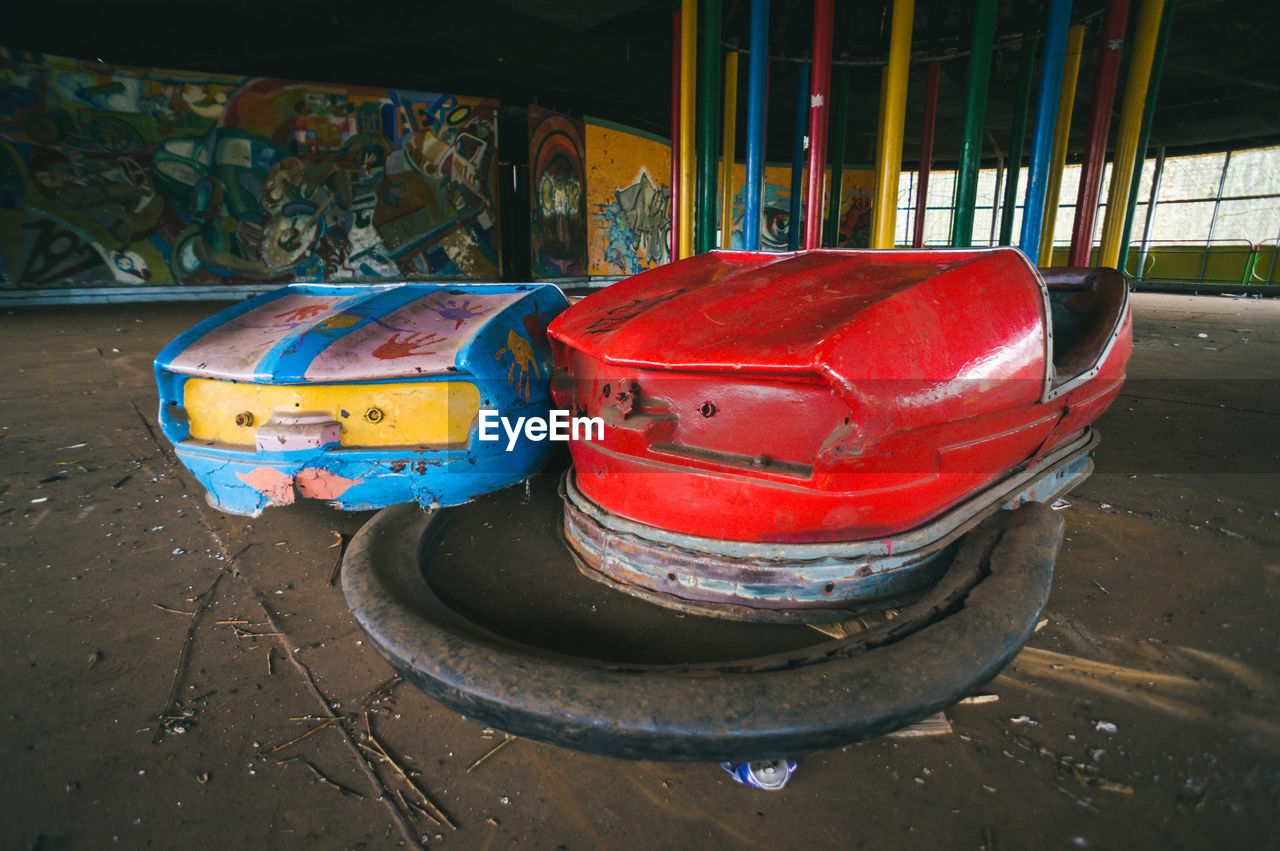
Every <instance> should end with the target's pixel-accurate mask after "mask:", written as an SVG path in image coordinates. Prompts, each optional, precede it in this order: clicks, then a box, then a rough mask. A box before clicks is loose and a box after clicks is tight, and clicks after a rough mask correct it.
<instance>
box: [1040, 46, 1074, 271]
mask: <svg viewBox="0 0 1280 851" xmlns="http://www.w3.org/2000/svg"><path fill="white" fill-rule="evenodd" d="M1083 48H1084V27H1083V26H1082V25H1079V24H1077V25H1076V26H1074V27H1072V28H1071V29H1069V30H1067V56H1066V59H1065V60H1064V61H1063V63H1062V91H1061V93H1060V94H1059V95H1058V119H1057V123H1055V124H1054V131H1053V150H1052V152H1051V153H1050V154H1049V179H1048V181H1047V182H1046V183H1045V188H1044V199H1045V204H1044V219H1042V221H1043V222H1044V226H1043V228H1041V230H1040V254H1039V257H1040V265H1041V266H1052V265H1053V226H1054V225H1055V224H1056V223H1057V219H1058V202H1059V200H1060V199H1059V198H1058V196H1059V195H1060V194H1061V192H1062V169H1063V168H1065V167H1066V165H1067V141H1068V137H1069V136H1070V135H1071V110H1072V108H1073V107H1074V106H1075V100H1076V80H1077V79H1078V78H1079V76H1080V52H1081V50H1083Z"/></svg>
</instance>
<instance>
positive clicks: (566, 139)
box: [529, 106, 587, 278]
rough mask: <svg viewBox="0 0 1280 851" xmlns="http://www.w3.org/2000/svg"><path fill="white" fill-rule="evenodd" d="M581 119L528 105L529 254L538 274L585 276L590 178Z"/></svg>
mask: <svg viewBox="0 0 1280 851" xmlns="http://www.w3.org/2000/svg"><path fill="white" fill-rule="evenodd" d="M585 136H586V128H585V127H584V125H583V123H582V122H581V121H577V120H575V119H572V118H570V117H569V116H567V115H561V114H560V113H558V112H552V111H551V110H549V109H543V108H542V107H539V106H531V107H529V168H530V175H531V182H530V191H529V207H530V209H529V254H530V263H531V267H532V270H533V277H535V278H561V277H569V276H581V275H586V274H587V193H586V189H587V180H586V171H585V169H586V166H585V159H586V157H585V155H584V150H585V147H586V144H585V141H584V138H585Z"/></svg>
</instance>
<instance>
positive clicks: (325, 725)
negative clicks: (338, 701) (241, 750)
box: [262, 718, 339, 756]
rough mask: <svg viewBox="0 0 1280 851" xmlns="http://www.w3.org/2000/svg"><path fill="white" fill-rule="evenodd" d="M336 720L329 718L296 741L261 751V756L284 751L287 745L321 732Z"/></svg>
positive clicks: (292, 740) (336, 719)
mask: <svg viewBox="0 0 1280 851" xmlns="http://www.w3.org/2000/svg"><path fill="white" fill-rule="evenodd" d="M338 720H339V719H338V718H330V719H329V720H328V721H325V722H324V723H323V724H317V725H316V726H314V727H312V728H311V729H310V730H308V731H307V732H305V733H303V734H302V735H301V736H298V737H297V738H296V739H290V740H289V741H287V742H285V743H284V744H282V745H276V746H275V747H274V748H272V749H271V750H267V751H263V752H262V755H263V756H269V755H270V754H273V753H275V752H276V751H282V750H284V749H285V748H287V747H289V745H296V744H297V743H298V742H300V741H302V740H303V739H305V738H306V737H307V736H310V735H311V734H312V733H318V732H320V731H321V730H323V729H324V728H325V727H328V726H329V725H331V724H333V723H335V722H336V721H338Z"/></svg>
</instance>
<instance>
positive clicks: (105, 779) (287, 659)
mask: <svg viewBox="0 0 1280 851" xmlns="http://www.w3.org/2000/svg"><path fill="white" fill-rule="evenodd" d="M1134 302H1135V316H1136V322H1135V325H1136V341H1135V348H1134V358H1133V362H1132V364H1131V369H1130V376H1131V377H1130V381H1129V383H1128V384H1127V385H1126V389H1125V392H1124V394H1123V395H1122V396H1121V397H1120V400H1119V401H1118V402H1117V404H1116V405H1115V406H1114V407H1113V408H1112V410H1111V411H1109V412H1108V413H1107V414H1106V415H1105V416H1104V417H1103V419H1102V420H1101V422H1100V424H1099V427H1100V430H1101V432H1102V435H1103V442H1102V446H1101V448H1100V450H1099V452H1098V455H1097V463H1098V472H1097V473H1096V474H1095V475H1094V477H1093V478H1092V479H1090V480H1089V481H1088V482H1086V483H1085V484H1084V485H1082V486H1081V487H1080V488H1078V489H1077V491H1076V492H1075V493H1073V494H1072V495H1071V496H1070V498H1069V499H1070V502H1071V503H1072V504H1071V507H1070V508H1069V509H1067V510H1066V520H1067V540H1066V543H1065V546H1064V549H1063V551H1062V555H1061V556H1060V558H1059V561H1058V566H1057V574H1056V577H1055V582H1054V591H1053V596H1052V598H1051V599H1050V601H1049V609H1048V615H1047V616H1048V624H1047V625H1046V626H1045V628H1044V629H1043V630H1042V631H1040V632H1039V633H1038V634H1037V635H1036V636H1035V637H1034V639H1033V640H1032V642H1031V645H1030V647H1029V648H1028V649H1027V650H1025V651H1024V652H1023V654H1022V655H1021V656H1019V657H1018V660H1017V661H1016V662H1015V664H1014V665H1012V666H1011V667H1010V668H1009V669H1008V670H1006V672H1005V673H1004V674H1003V675H1001V676H1000V677H999V678H997V679H996V680H995V681H994V682H993V683H991V684H990V685H989V686H988V687H987V688H986V689H984V692H985V693H989V694H993V695H997V696H998V698H999V699H998V700H997V701H994V702H986V703H982V704H977V705H962V706H956V707H953V708H952V709H950V710H948V711H947V713H946V714H947V716H948V718H949V719H950V723H951V726H952V731H951V733H949V734H946V735H941V736H934V737H927V738H913V739H902V738H883V739H879V740H876V741H872V742H867V743H863V744H860V745H855V746H851V747H848V748H845V749H842V750H837V751H830V752H825V753H819V754H814V755H810V756H807V757H803V758H802V759H801V760H800V766H799V770H798V772H797V773H796V775H795V776H794V777H793V778H792V780H791V783H790V784H789V785H788V786H787V787H786V789H784V790H783V791H781V792H772V793H770V792H760V791H756V790H752V789H748V788H745V787H742V786H738V785H736V784H734V783H733V782H732V780H731V779H730V778H729V777H728V775H726V774H725V773H724V772H723V771H722V770H721V769H720V768H719V767H717V766H715V765H702V764H658V763H629V762H623V761H617V760H611V759H606V758H601V757H595V756H587V755H582V754H576V753H571V752H567V751H563V750H559V749H556V748H553V747H549V746H544V745H539V744H536V743H534V742H530V741H523V740H516V741H513V742H511V743H510V744H508V745H507V746H505V747H503V748H502V749H500V750H498V751H497V752H495V753H493V754H492V755H491V756H490V757H489V758H488V759H486V760H485V761H483V762H482V763H480V764H479V765H476V766H474V768H471V767H472V766H473V764H474V763H475V762H476V761H477V760H478V759H479V758H480V757H482V756H484V755H486V754H488V753H489V752H490V751H491V750H492V749H493V747H494V746H495V745H496V744H498V743H499V742H501V741H502V736H501V734H500V733H495V732H493V731H489V730H486V729H484V728H482V727H481V726H479V725H477V724H473V723H471V722H469V721H466V720H464V719H462V718H460V717H459V716H457V715H455V714H454V713H452V712H450V711H448V710H445V709H443V708H441V707H440V706H438V705H436V704H435V703H433V702H432V701H430V700H429V699H427V698H426V697H424V696H423V695H421V694H420V693H418V692H416V691H415V690H414V689H412V688H411V687H409V686H406V685H403V684H401V685H398V686H393V687H391V688H390V689H389V691H386V690H384V692H383V693H379V692H378V691H377V690H378V689H379V686H381V685H384V684H385V683H386V681H387V680H388V677H390V670H389V669H388V667H387V666H386V665H385V663H383V662H382V660H381V659H380V658H378V657H377V656H376V654H375V653H373V652H372V651H371V650H370V648H369V647H368V645H367V644H365V643H364V642H362V637H361V635H360V633H359V631H358V630H357V628H356V626H355V624H354V623H353V621H352V618H351V616H350V613H349V612H348V611H347V609H346V606H345V603H344V601H343V598H342V594H341V591H340V589H339V588H338V587H337V586H335V585H334V584H333V583H332V582H331V578H332V576H333V568H334V566H335V562H336V558H337V553H338V550H337V549H330V548H329V547H330V545H331V544H332V543H333V542H334V540H335V532H336V533H340V534H343V535H347V536H349V535H350V534H352V533H354V532H355V531H356V530H357V529H358V528H359V526H360V525H361V524H362V523H363V522H364V520H365V519H367V516H368V515H361V514H349V513H341V512H336V511H333V510H330V509H328V508H326V507H324V506H323V505H318V504H300V505H297V506H294V507H292V508H290V509H276V510H272V511H269V512H268V513H267V514H265V515H264V516H263V517H261V518H259V519H256V520H248V519H244V518H237V517H229V516H223V515H220V514H218V513H217V512H215V511H213V510H211V509H209V508H207V507H206V506H205V503H204V500H203V494H202V493H201V492H200V489H199V487H198V485H196V484H195V483H194V482H193V481H192V480H191V479H190V477H189V476H188V475H187V474H186V473H185V471H184V470H183V469H182V468H181V466H180V465H178V464H177V463H175V461H174V459H173V456H172V454H171V452H170V450H169V447H168V446H167V445H166V444H165V442H164V440H163V438H160V437H159V435H158V432H157V431H156V427H155V407H156V392H155V387H154V383H153V378H152V374H151V360H152V358H153V356H154V355H155V353H156V352H157V351H158V350H159V349H160V347H161V346H162V345H163V344H164V343H165V342H167V341H168V340H169V339H170V338H172V337H173V336H174V335H176V334H177V333H178V332H179V331H181V330H183V329H185V328H186V327H188V326H189V325H191V324H193V323H194V322H196V321H197V320H198V319H200V318H202V317H204V316H207V315H209V314H210V313H212V312H214V311H215V309H217V307H219V306H218V305H213V304H194V305H191V304H184V305H170V306H157V305H122V306H99V307H83V308H57V309H54V308H32V309H26V310H14V311H9V312H7V313H5V314H4V315H3V316H0V375H3V384H0V426H2V429H0V624H3V627H2V629H3V632H2V635H3V645H2V647H0V684H2V686H3V688H2V689H0V722H2V723H3V734H2V735H0V765H3V766H4V770H3V772H0V814H2V816H0V847H3V848H28V847H38V848H62V847H103V846H108V845H112V844H119V845H120V846H125V847H153V846H154V847H172V846H175V845H178V844H183V845H191V846H195V847H208V846H215V845H216V846H231V845H240V846H245V847H293V846H296V845H299V844H301V843H303V842H306V843H308V844H310V845H314V846H315V847H323V848H329V847H334V848H338V847H341V848H352V847H375V848H380V847H394V846H396V845H397V844H401V843H403V842H404V841H405V836H406V835H412V836H415V837H418V838H419V839H422V838H425V840H426V842H427V843H428V844H431V845H435V844H442V845H443V844H453V845H458V846H461V847H468V848H470V847H487V846H490V845H492V846H500V845H507V844H511V843H515V842H525V843H531V844H533V845H534V846H535V847H549V848H554V847H567V848H595V847H616V846H624V845H639V846H641V847H655V846H658V847H687V846H694V845H700V846H704V847H710V846H712V845H715V844H727V845H733V846H746V847H757V846H758V847H775V846H779V845H782V846H787V847H791V846H830V847H835V846H840V847H849V846H853V847H867V848H898V847H904V846H905V847H931V846H940V847H948V848H950V847H969V848H984V847H985V848H997V847H1003V848H1023V847H1036V848H1040V847H1098V848H1129V847H1155V846H1159V847H1210V846H1212V847H1219V846H1223V845H1226V846H1233V847H1251V848H1257V847H1277V846H1278V845H1280V834H1278V832H1277V831H1276V825H1277V824H1278V823H1280V818H1278V815H1280V806H1278V805H1277V798H1278V796H1280V713H1278V712H1277V698H1278V697H1280V652H1277V651H1278V650H1280V646H1278V638H1280V629H1278V622H1277V615H1276V612H1277V599H1280V454H1278V450H1277V447H1278V446H1280V443H1278V442H1277V440H1276V434H1277V427H1278V426H1280V392H1277V391H1280V301H1267V300H1263V301H1258V300H1251V299H1230V298H1221V297H1190V296H1167V295H1139V296H1136V297H1135V299H1134ZM503 500H507V502H503ZM509 501H510V497H509V496H499V497H496V498H493V499H492V500H490V501H486V502H482V503H480V504H477V505H476V506H474V507H473V508H472V509H469V510H471V511H472V512H473V514H472V516H473V519H474V523H475V525H476V527H477V528H478V529H480V530H484V529H490V530H492V531H491V533H490V534H492V535H493V536H494V541H495V542H497V541H503V540H505V541H508V542H509V541H511V540H515V539H516V538H517V537H519V536H518V535H516V534H515V532H513V531H511V529H510V528H507V527H504V526H503V524H502V522H501V521H503V520H506V521H510V520H511V517H512V513H513V511H512V510H508V509H509V506H508V503H509ZM486 523H487V524H489V525H488V526H486V525H484V524H486ZM550 525H553V520H552V521H546V522H543V523H542V531H541V532H538V533H537V534H538V535H541V536H542V537H541V538H540V539H539V542H538V543H532V544H528V546H527V548H525V549H524V553H525V554H524V556H523V558H524V559H525V562H526V563H523V564H522V569H524V568H527V569H529V570H532V569H533V568H534V567H536V566H537V564H541V563H543V562H546V563H547V564H549V565H551V567H555V565H556V564H558V562H557V561H556V559H557V558H559V557H560V556H558V555H557V554H555V553H553V552H551V551H550V550H548V549H547V547H548V546H550V545H549V544H547V543H546V541H548V540H553V539H551V538H549V537H547V535H548V534H549V533H547V531H546V529H547V528H549V526H550ZM480 536H481V541H480V545H481V546H480V549H484V547H485V546H486V542H485V541H484V536H485V532H484V531H481V532H480ZM522 548H524V545H522V547H517V548H516V550H517V554H515V555H512V556H510V557H507V556H503V557H502V558H510V559H516V560H518V559H520V558H521V556H520V555H519V554H518V551H519V550H521V549H522ZM486 551H487V550H486ZM493 551H494V552H497V551H498V550H497V549H494V550H493ZM491 561H501V559H500V558H499V557H497V556H495V557H494V559H492V560H491ZM514 563H515V562H509V563H507V565H506V566H507V567H508V568H510V566H511V564H514ZM481 567H485V566H484V565H481ZM487 569H489V570H498V571H501V570H502V569H504V566H503V564H489V565H488V568H487ZM548 569H550V568H548ZM555 569H557V570H558V569H560V568H558V567H557V568H555ZM482 573H483V571H481V570H480V569H477V580H476V585H475V588H477V589H482V588H484V587H485V586H486V585H487V586H489V587H493V586H494V585H495V580H494V576H495V574H492V573H491V574H489V576H488V579H487V580H486V579H484V578H483V576H482ZM512 573H513V576H517V575H518V574H519V573H520V571H515V570H513V571H512ZM565 576H566V577H567V574H565ZM517 578H518V576H517ZM567 582H568V579H567V578H566V583H567ZM536 584H540V585H542V586H543V587H547V588H550V589H553V590H556V591H557V592H558V588H559V586H558V584H557V583H556V581H555V580H554V577H553V579H552V581H551V582H549V583H536ZM462 587H464V588H465V587H466V586H465V583H464V585H463V586H462ZM476 593H477V594H479V595H480V596H483V594H482V593H481V592H479V591H477V592H476ZM602 593H603V592H602ZM592 605H594V603H593V604H592ZM564 611H569V612H570V614H573V615H574V616H576V617H579V619H582V620H589V619H590V618H589V617H588V613H590V614H591V615H592V616H594V617H596V618H597V620H600V621H602V622H603V621H608V620H609V616H610V611H611V610H610V609H609V608H608V606H603V605H602V606H600V607H598V609H597V610H595V611H593V610H592V609H591V608H589V607H586V604H585V603H583V602H582V601H579V602H577V603H574V602H572V601H570V602H568V603H563V604H561V606H560V609H559V610H557V618H559V617H560V614H561V613H562V612H564ZM192 612H196V613H197V614H196V615H195V616H194V617H193V616H192V614H191V613H192ZM522 617H524V618H525V621H524V623H525V624H526V628H527V627H528V624H529V623H533V624H534V625H535V626H536V620H534V621H530V620H528V619H529V617H530V616H529V615H528V614H527V613H526V614H525V615H523V616H522ZM640 637H641V636H639V635H636V636H634V638H636V639H639V638H640ZM322 702H324V703H328V704H329V705H330V706H331V707H333V708H334V709H335V710H336V711H337V712H338V713H339V714H340V715H341V716H342V718H343V721H342V722H341V723H340V724H332V725H330V726H327V727H323V728H321V729H318V730H317V729H316V728H317V726H318V725H319V724H321V723H322V722H323V720H324V717H325V709H324V707H323V705H322ZM366 718H367V719H368V723H371V724H372V729H373V733H374V734H375V735H376V737H377V739H378V741H379V742H381V743H382V745H383V746H384V747H385V750H386V751H387V752H388V753H390V754H391V755H392V756H393V757H394V759H395V761H396V763H397V764H398V765H399V766H401V767H402V768H404V769H405V770H406V771H408V772H410V773H411V774H414V776H415V779H416V782H417V784H418V785H419V786H420V787H421V788H422V789H424V790H425V791H426V792H427V793H428V795H429V796H430V797H431V799H432V800H433V801H434V802H435V803H436V804H438V805H439V807H440V808H441V809H443V810H444V811H445V813H447V816H448V818H449V819H450V820H451V821H452V823H453V824H454V825H456V830H455V829H450V828H449V827H448V826H447V825H433V824H431V822H430V821H429V820H428V819H427V818H426V817H425V816H422V815H419V814H417V813H416V812H412V811H411V814H410V815H409V816H405V815H404V812H405V811H406V807H404V806H401V802H400V800H398V799H397V798H396V792H395V791H391V790H399V793H400V794H402V795H408V796H410V797H412V794H413V793H411V792H409V791H408V790H407V789H406V788H405V786H404V784H403V782H402V781H401V780H400V778H399V777H398V776H397V774H396V770H395V769H394V768H393V767H392V766H391V765H390V764H389V763H388V762H386V761H384V760H381V759H379V758H374V757H372V756H370V755H369V751H368V750H367V748H368V747H369V742H368V740H367V738H366V735H365V731H366V726H365V725H366ZM304 734H308V735H306V737H305V738H301V737H302V736H304ZM369 767H372V770H373V771H376V775H377V777H378V784H379V785H380V786H382V787H383V788H378V786H375V785H374V782H373V780H372V779H371V777H372V775H371V774H370V773H369V771H370V768H369ZM415 772H416V773H415Z"/></svg>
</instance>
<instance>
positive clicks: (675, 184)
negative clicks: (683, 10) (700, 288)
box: [667, 9, 680, 262]
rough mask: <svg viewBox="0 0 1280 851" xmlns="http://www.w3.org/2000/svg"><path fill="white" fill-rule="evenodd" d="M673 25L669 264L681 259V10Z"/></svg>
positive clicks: (674, 17) (676, 11) (673, 14)
mask: <svg viewBox="0 0 1280 851" xmlns="http://www.w3.org/2000/svg"><path fill="white" fill-rule="evenodd" d="M671 18H672V24H671V30H672V32H671V204H670V212H671V233H670V234H668V243H669V244H668V246H667V247H668V248H669V249H670V253H669V254H668V255H667V259H668V262H670V261H671V260H678V259H680V10H679V9H676V10H675V11H674V12H673V13H672V15H671Z"/></svg>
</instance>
